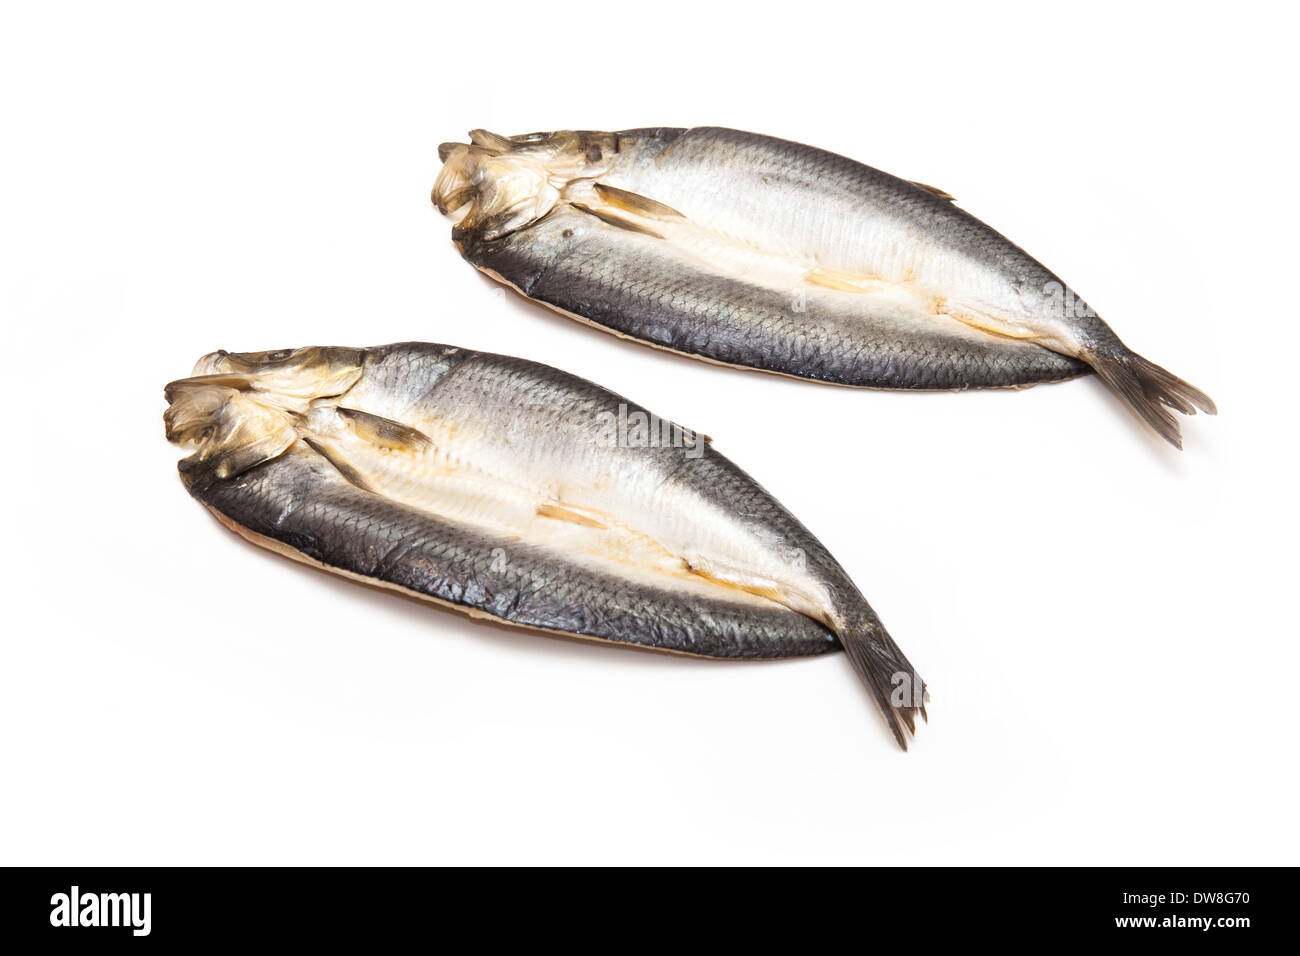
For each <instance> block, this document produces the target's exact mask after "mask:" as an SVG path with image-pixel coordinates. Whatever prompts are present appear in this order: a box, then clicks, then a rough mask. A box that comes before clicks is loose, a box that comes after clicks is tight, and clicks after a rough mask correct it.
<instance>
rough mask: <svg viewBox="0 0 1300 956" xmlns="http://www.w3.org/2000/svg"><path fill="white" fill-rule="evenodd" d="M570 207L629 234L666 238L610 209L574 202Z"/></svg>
mask: <svg viewBox="0 0 1300 956" xmlns="http://www.w3.org/2000/svg"><path fill="white" fill-rule="evenodd" d="M570 205H571V206H573V208H574V209H579V210H581V211H582V212H585V213H587V215H589V216H595V217H596V218H597V219H599V220H600V221H601V222H604V223H608V224H609V225H611V226H616V227H618V228H619V229H626V230H628V231H629V232H639V233H642V234H643V235H647V236H654V238H656V239H662V238H664V235H663V233H661V232H656V231H655V230H653V229H651V228H650V227H649V226H643V225H642V224H641V223H639V222H634V221H633V220H631V219H628V218H627V217H626V216H620V215H619V214H618V213H614V212H610V211H609V210H608V209H597V208H596V207H594V206H588V205H587V204H586V203H580V202H573V203H570Z"/></svg>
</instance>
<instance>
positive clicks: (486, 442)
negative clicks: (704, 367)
mask: <svg viewBox="0 0 1300 956" xmlns="http://www.w3.org/2000/svg"><path fill="white" fill-rule="evenodd" d="M165 394H166V398H167V401H168V403H169V406H168V408H167V411H166V413H165V416H164V418H165V424H166V429H167V437H168V438H169V439H170V440H171V441H173V442H176V443H177V444H180V445H182V446H183V447H185V448H187V449H189V450H191V454H190V455H189V456H188V457H187V458H185V459H184V460H182V461H181V462H180V466H179V467H180V474H181V478H182V479H183V481H184V483H185V486H186V488H187V489H188V490H189V492H190V494H191V495H193V496H194V497H195V498H197V499H198V500H199V501H200V502H202V503H203V504H204V505H206V506H207V507H208V508H210V509H211V510H212V511H213V512H215V513H216V515H217V517H218V518H219V519H220V520H221V521H222V522H223V523H225V524H226V525H228V526H229V527H231V528H233V529H234V530H236V531H237V532H239V533H240V534H242V535H243V536H244V537H246V538H248V539H249V540H251V541H253V542H255V543H257V544H259V545H262V546H264V547H267V548H270V549H272V550H274V551H277V552H279V553H282V554H285V555H287V556H289V557H291V558H295V559H297V560H299V561H303V562H306V563H308V564H311V565H314V566H317V567H320V568H324V569H326V570H329V571H333V572H335V573H338V574H342V575H344V576H347V577H350V578H354V579H359V580H362V581H365V582H369V583H372V584H377V585H380V586H383V587H387V588H392V589H395V590H398V591H403V592H406V593H408V594H413V595H415V596H418V597H420V598H424V599H426V600H430V601H433V602H435V603H438V604H443V605H447V606H450V607H453V608H457V609H460V610H462V611H465V612H468V613H469V614H470V615H471V616H475V617H483V618H490V619H492V620H495V621H498V622H503V623H506V624H510V625H517V626H522V627H525V628H532V629H537V630H541V631H549V632H558V633H561V634H566V635H571V636H576V637H581V638H587V639H592V640H599V641H613V642H618V643H623V644H633V645H637V646H640V647H646V648H653V649H657V650H663V651H675V652H679V653H683V654H695V655H700V656H703V657H718V658H776V657H793V656H800V655H808V654H821V653H824V652H827V651H831V650H835V649H836V648H837V647H843V648H844V650H845V651H847V653H848V657H849V659H850V661H852V663H853V666H854V667H855V668H856V670H857V672H858V674H859V675H860V676H861V678H862V680H863V682H864V683H865V684H866V686H867V688H868V690H869V691H870V692H871V695H872V698H873V699H874V700H875V702H876V704H877V705H878V706H879V707H880V710H881V712H882V713H883V714H884V716H885V718H886V720H887V722H888V724H889V727H890V729H891V731H892V732H893V734H894V736H895V738H896V739H897V740H898V743H899V744H900V745H902V746H903V747H904V749H906V746H907V740H908V735H909V734H911V733H912V732H914V730H915V717H916V715H917V713H920V714H921V715H922V716H924V713H925V709H924V702H925V688H924V684H923V683H922V682H921V681H920V679H919V678H918V677H917V676H916V675H915V673H914V672H913V670H912V667H911V665H910V664H909V663H908V662H907V659H906V658H905V657H904V656H903V654H902V652H901V651H900V650H899V648H898V646H897V645H896V644H895V643H894V641H893V640H892V639H891V638H890V636H889V634H888V633H887V632H886V631H885V629H884V627H883V626H882V625H881V623H880V620H879V619H878V618H877V617H876V615H875V613H874V612H873V611H872V609H871V607H870V606H869V605H868V604H867V602H866V600H865V599H864V598H863V596H862V594H861V593H860V592H859V591H858V589H857V587H856V586H854V584H853V582H852V581H851V580H850V579H849V577H848V575H847V574H846V573H845V571H844V569H843V568H841V567H840V565H839V564H838V563H837V562H836V560H835V559H834V558H833V557H831V555H830V554H829V553H828V552H827V551H826V549H825V547H823V546H822V544H821V543H820V542H819V541H818V540H817V539H816V538H815V537H813V535H812V533H811V532H809V531H808V529H806V528H805V527H804V526H803V525H802V524H800V523H799V522H798V521H797V520H796V519H795V518H794V516H793V515H791V514H790V513H789V512H788V511H786V510H785V508H783V507H782V506H781V504H780V503H779V502H777V501H776V500H775V499H773V498H772V496H771V495H769V494H768V493H767V492H766V491H764V490H763V489H762V488H761V487H760V486H759V485H758V484H757V483H756V482H755V481H754V480H753V479H752V478H750V477H749V476H748V475H747V474H745V472H743V471H741V470H740V469H739V468H738V467H736V466H735V465H734V464H732V463H731V462H730V461H729V460H728V459H726V458H724V457H723V456H722V455H720V454H718V452H716V451H715V450H714V449H713V448H712V446H711V445H710V444H709V441H708V439H706V438H704V437H702V436H699V435H696V434H695V433H693V432H691V431H689V430H687V429H684V428H681V427H680V426H677V425H675V424H673V423H670V422H665V421H663V420H661V419H658V418H656V417H655V416H653V415H652V414H651V413H650V412H648V411H647V410H646V409H644V408H642V407H640V406H637V405H634V404H632V403H630V402H628V401H627V400H626V399H624V398H621V397H620V396H618V395H616V394H614V393H612V392H609V391H607V390H606V389H603V388H601V387H600V386H598V385H594V384H593V383H591V382H588V381H586V380H584V379H581V378H577V377H575V376H573V375H569V374H566V373H564V372H561V371H558V370H556V369H553V368H550V367H548V366H545V365H540V364H538V363H536V362H528V361H524V360H523V359H517V358H509V357H506V356H501V355H490V354H486V353H482V352H472V351H468V350H465V349H459V348H454V347H449V346H444V345H430V344H422V343H406V344H400V345H389V346H383V347H380V348H369V349H352V348H317V347H309V348H301V349H296V350H285V351H279V352H258V353H226V352H214V353H212V354H211V355H208V356H205V357H204V358H202V359H200V360H199V362H198V364H197V365H196V366H195V368H194V371H193V374H192V375H191V377H189V378H185V379H181V380H179V381H176V382H172V383H171V384H170V385H168V386H167V388H166V393H165Z"/></svg>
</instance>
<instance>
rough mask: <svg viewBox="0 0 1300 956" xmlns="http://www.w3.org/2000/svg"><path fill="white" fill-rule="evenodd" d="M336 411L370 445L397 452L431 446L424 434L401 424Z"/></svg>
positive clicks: (352, 411)
mask: <svg viewBox="0 0 1300 956" xmlns="http://www.w3.org/2000/svg"><path fill="white" fill-rule="evenodd" d="M336 411H337V412H338V414H339V417H340V418H342V419H344V420H345V421H347V422H349V423H350V424H351V425H352V430H353V431H354V432H356V433H357V435H358V437H360V438H364V439H365V440H366V441H368V442H371V443H372V444H375V445H380V446H382V447H384V448H392V449H394V450H399V451H422V450H423V449H425V448H428V447H429V446H430V445H432V444H433V442H432V441H430V440H429V436H428V435H426V434H424V432H422V431H418V430H417V429H414V428H411V427H410V426H409V425H403V424H402V423H401V422H395V421H393V420H392V419H391V418H384V417H382V416H380V415H372V414H371V413H370V412H363V411H361V410H360V409H356V408H343V407H342V406H340V407H339V408H337V409H336Z"/></svg>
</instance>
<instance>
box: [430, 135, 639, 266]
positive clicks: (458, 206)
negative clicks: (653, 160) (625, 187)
mask: <svg viewBox="0 0 1300 956" xmlns="http://www.w3.org/2000/svg"><path fill="white" fill-rule="evenodd" d="M469 138H470V141H469V142H468V143H443V144H442V145H441V146H440V147H438V156H439V158H440V159H441V160H442V163H443V165H442V170H441V171H440V172H439V173H438V179H437V182H436V183H435V184H434V187H433V202H434V204H435V205H436V206H437V207H438V209H439V210H440V211H441V212H443V213H444V214H446V215H450V216H458V217H459V218H458V219H457V222H456V225H455V226H454V227H453V230H452V238H453V239H455V240H456V241H460V240H461V239H462V238H465V237H468V236H471V235H472V236H474V237H475V238H477V239H498V238H500V237H501V236H504V235H507V234H509V233H511V232H514V231H516V230H518V229H523V228H525V227H526V226H529V225H531V224H532V223H534V222H536V221H537V220H539V219H541V218H542V217H543V216H545V215H546V214H547V213H549V212H550V211H551V210H552V209H553V208H555V205H556V203H558V202H559V201H560V198H561V197H562V196H563V194H564V192H565V190H566V189H567V188H568V187H569V186H570V185H571V184H572V183H574V182H578V181H582V180H593V179H596V178H597V177H599V176H602V175H604V174H605V173H606V172H607V171H608V170H609V168H610V166H611V165H612V164H613V163H614V161H615V157H616V156H617V154H618V135H617V134H616V133H600V132H593V131H589V130H560V131H558V132H553V133H528V134H525V135H523V136H499V135H497V134H496V133H489V132H488V131H487V130H481V129H479V130H473V131H472V132H471V133H470V134H469Z"/></svg>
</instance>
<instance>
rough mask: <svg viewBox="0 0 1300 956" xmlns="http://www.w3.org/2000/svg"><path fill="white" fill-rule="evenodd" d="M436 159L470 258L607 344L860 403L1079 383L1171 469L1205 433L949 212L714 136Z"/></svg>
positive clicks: (628, 135)
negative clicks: (616, 342)
mask: <svg viewBox="0 0 1300 956" xmlns="http://www.w3.org/2000/svg"><path fill="white" fill-rule="evenodd" d="M439 154H440V157H441V159H442V161H443V167H442V171H441V172H440V173H439V175H438V179H437V183H436V185H435V186H434V190H433V199H434V202H435V203H436V204H437V205H438V208H439V209H441V210H442V211H443V212H444V213H447V214H449V215H452V216H454V217H455V218H456V224H455V226H454V228H453V230H452V238H453V239H454V240H455V242H456V244H457V245H458V246H459V248H460V250H461V253H462V254H463V255H464V257H465V258H466V259H467V260H469V262H471V263H472V264H473V265H475V266H477V267H478V268H479V269H482V270H483V271H484V272H486V273H487V274H489V275H491V276H493V277H494V278H496V279H499V280H501V281H502V282H505V283H507V284H508V285H510V286H513V287H514V288H515V289H517V290H519V291H520V292H522V293H523V294H524V295H526V296H528V297H530V298H532V299H535V300H537V301H538V302H541V303H543V304H545V305H548V306H550V307H551V308H553V309H556V310H557V311H560V312H562V313H564V314H567V315H570V316H572V317H574V318H578V319H580V320H582V321H585V322H588V323H590V324H593V325H596V326H599V327H602V328H605V329H607V330H610V331H613V332H615V333H617V334H619V335H621V336H625V337H628V338H634V339H639V340H641V341H644V342H647V343H649V344H651V345H655V346H659V347H661V348H665V349H669V350H671V351H675V352H680V353H683V354H687V355H692V356H696V357H699V358H703V359H707V360H710V361H713V362H720V363H723V364H728V365H737V366H746V367H750V368H756V369H762V370H765V371H769V372H778V373H782V374H785V375H792V376H797V377H800V378H808V379H816V380H819V381H825V382H833V383H836V384H840V385H854V386H863V387H874V388H903V389H963V388H984V387H996V386H1022V385H1030V384H1033V383H1037V382H1050V381H1055V380H1059V379H1065V378H1070V377H1072V376H1075V375H1079V374H1081V373H1083V372H1087V371H1089V370H1090V369H1091V370H1092V371H1095V372H1096V373H1097V374H1098V375H1099V376H1100V377H1101V378H1102V380H1103V381H1105V383H1106V384H1107V385H1108V386H1109V387H1110V388H1111V389H1112V390H1113V391H1115V392H1116V393H1117V394H1118V395H1120V396H1121V397H1122V398H1123V399H1124V400H1125V401H1126V402H1127V403H1128V404H1129V405H1130V406H1131V407H1132V408H1133V409H1134V411H1136V412H1137V414H1138V415H1140V416H1141V417H1142V418H1143V419H1145V420H1146V422H1147V423H1148V424H1149V425H1150V426H1151V427H1152V428H1154V429H1155V430H1156V431H1157V432H1158V433H1159V434H1160V435H1161V436H1163V437H1164V438H1165V439H1166V440H1168V441H1169V442H1171V443H1173V444H1174V445H1178V446H1179V447H1181V444H1182V439H1181V435H1180V431H1179V426H1178V421H1177V419H1175V417H1174V416H1173V414H1171V410H1172V411H1177V412H1181V413H1183V414H1187V415H1191V414H1195V412H1196V410H1197V409H1198V408H1199V409H1200V410H1201V411H1204V412H1207V413H1209V414H1214V413H1215V406H1214V403H1213V402H1212V401H1211V400H1210V399H1209V397H1208V396H1207V395H1205V393H1204V392H1201V391H1200V390H1199V389H1196V388H1193V387H1192V386H1191V385H1189V384H1188V383H1186V382H1184V381H1183V380H1182V379H1180V378H1178V377H1177V376H1175V375H1172V374H1171V373H1169V372H1167V371H1165V370H1164V369H1163V368H1161V367H1160V366H1158V365H1155V364H1154V363H1152V362H1149V361H1147V360H1146V359H1144V358H1142V357H1141V356H1139V355H1137V354H1136V353H1134V352H1132V351H1131V350H1129V349H1128V348H1127V347H1126V346H1125V345H1124V343H1123V342H1121V341H1120V339H1119V337H1118V336H1116V334H1115V333H1114V332H1113V331H1112V330H1111V328H1110V326H1108V325H1107V324H1106V323H1105V322H1103V321H1102V320H1101V318H1100V317H1099V316H1097V315H1096V313H1094V312H1093V311H1092V309H1090V308H1089V307H1088V305H1087V304H1086V303H1085V302H1084V300H1083V299H1082V298H1080V297H1079V296H1077V295H1076V294H1075V293H1074V291H1073V290H1071V289H1070V288H1069V287H1068V286H1066V285H1065V283H1064V282H1062V281H1061V280H1060V279H1059V278H1058V277H1057V276H1055V275H1054V274H1053V273H1052V272H1050V271H1049V270H1048V269H1047V268H1046V267H1044V266H1043V265H1042V264H1040V263H1039V262H1038V261H1037V260H1035V259H1033V258H1032V257H1031V256H1029V254H1028V253H1026V252H1025V251H1024V250H1023V249H1021V248H1019V247H1018V246H1016V245H1015V244H1014V243H1012V242H1011V241H1010V240H1008V239H1007V238H1005V237H1004V236H1002V235H1000V234H999V233H997V232H995V231H994V230H993V229H991V228H989V227H988V226H986V225H984V223H982V222H980V221H979V220H978V219H976V218H975V217H974V216H971V215H970V214H969V213H967V212H965V211H963V210H962V209H960V208H959V207H958V206H957V205H955V203H954V200H953V197H952V196H950V195H949V194H948V193H946V192H944V191H943V190H941V189H937V188H935V187H932V186H926V185H924V184H921V183H915V182H909V181H907V180H904V179H899V178H897V177H895V176H891V175H889V174H888V173H883V172H881V171H880V170H877V169H872V168H871V167H870V166H864V165H862V164H861V163H858V162H854V161H853V160H850V159H846V158H844V157H843V156H837V155H835V154H833V153H828V152H825V151H824V150H820V149H814V148H812V147H809V146H803V145H800V144H798V143H791V142H787V141H785V140H780V139H774V138H772V137H768V136H758V135H755V134H753V133H743V132H739V131H737V130H731V129H719V128H713V127H696V128H693V129H677V128H656V129H634V130H624V131H622V132H617V133H604V132H574V131H562V132H556V133H533V134H529V135H526V136H513V137H505V136H498V135H496V134H493V133H489V132H487V131H485V130H476V131H474V132H472V133H471V134H470V143H468V144H466V143H445V144H443V146H442V147H441V148H440V151H439Z"/></svg>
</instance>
